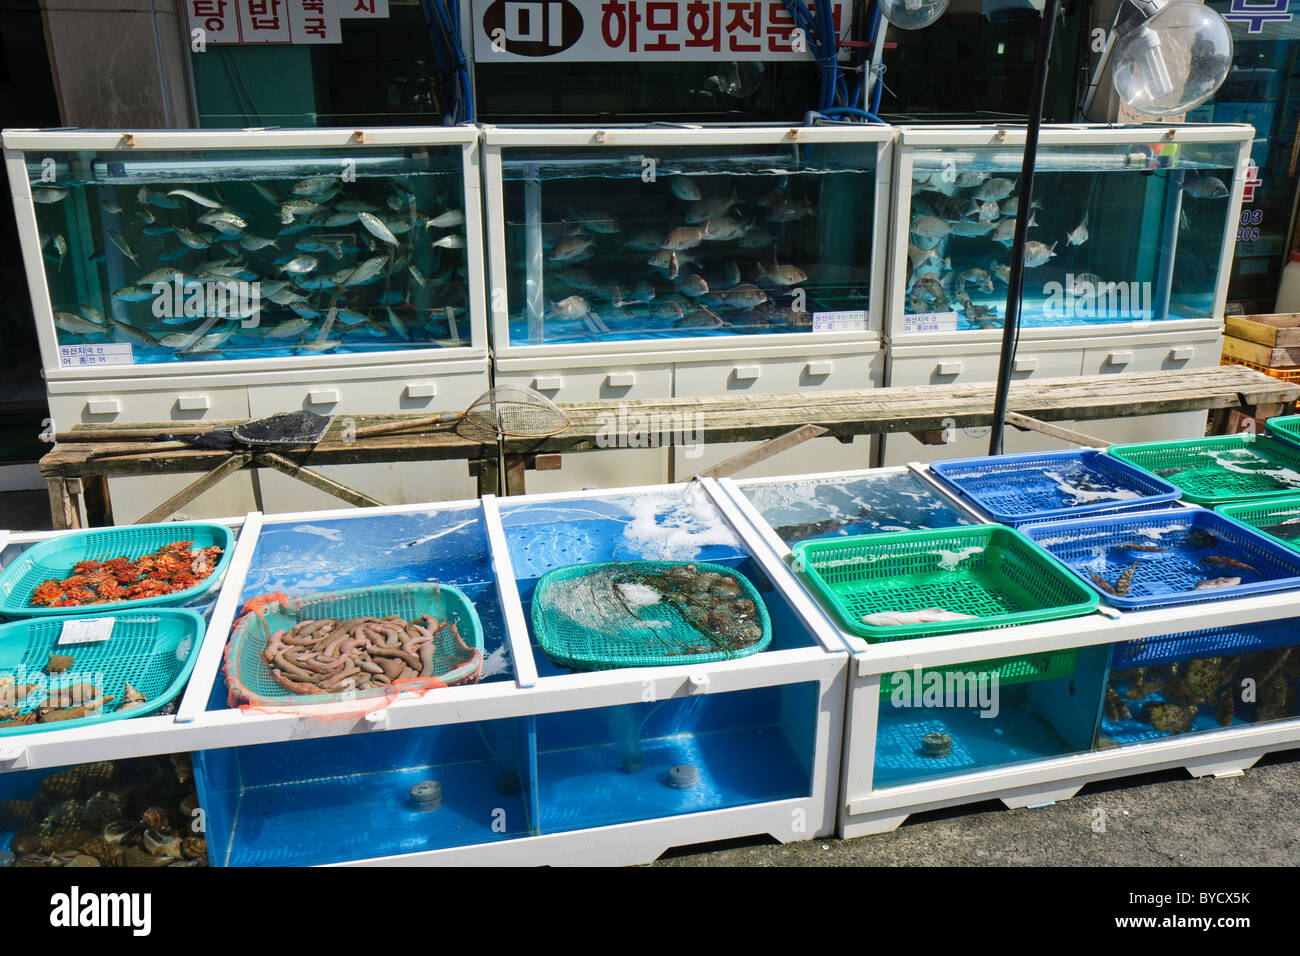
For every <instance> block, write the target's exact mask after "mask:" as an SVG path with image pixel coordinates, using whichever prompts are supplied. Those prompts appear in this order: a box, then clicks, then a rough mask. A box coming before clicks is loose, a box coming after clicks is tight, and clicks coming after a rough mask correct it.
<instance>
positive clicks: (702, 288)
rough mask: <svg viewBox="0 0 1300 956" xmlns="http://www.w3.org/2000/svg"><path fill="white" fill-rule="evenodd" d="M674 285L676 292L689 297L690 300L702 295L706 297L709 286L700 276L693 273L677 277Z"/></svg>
mask: <svg viewBox="0 0 1300 956" xmlns="http://www.w3.org/2000/svg"><path fill="white" fill-rule="evenodd" d="M676 284H677V291H678V292H681V293H683V294H685V295H689V296H691V297H692V298H699V297H700V296H702V295H708V292H709V284H708V283H707V282H705V281H704V278H703V277H702V276H698V275H695V274H694V273H687V274H686V275H684V276H682V275H679V276H678V277H677V279H676Z"/></svg>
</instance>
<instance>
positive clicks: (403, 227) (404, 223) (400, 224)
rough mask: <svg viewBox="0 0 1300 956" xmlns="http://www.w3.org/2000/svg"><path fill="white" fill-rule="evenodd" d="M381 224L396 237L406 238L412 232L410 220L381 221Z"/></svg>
mask: <svg viewBox="0 0 1300 956" xmlns="http://www.w3.org/2000/svg"><path fill="white" fill-rule="evenodd" d="M357 215H358V216H360V215H361V213H357ZM376 218H377V217H376ZM380 222H382V223H383V224H384V225H385V226H387V227H388V231H389V232H391V233H392V234H393V235H395V236H404V235H406V234H407V233H408V232H410V231H411V220H409V219H381V220H380Z"/></svg>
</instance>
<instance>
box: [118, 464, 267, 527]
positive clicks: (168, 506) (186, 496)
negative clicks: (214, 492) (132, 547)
mask: <svg viewBox="0 0 1300 956" xmlns="http://www.w3.org/2000/svg"><path fill="white" fill-rule="evenodd" d="M252 460H253V456H252V455H231V454H229V453H227V457H226V460H225V461H223V462H222V463H221V464H219V465H217V467H215V468H213V469H212V470H211V471H209V472H208V473H207V474H205V475H203V477H201V478H200V479H199V480H198V481H195V482H191V483H190V484H188V485H186V486H185V487H184V488H182V489H181V490H180V491H178V492H176V494H174V495H172V496H171V497H170V498H168V499H167V500H166V501H164V502H163V503H162V504H160V505H159V506H158V507H157V508H154V509H153V511H151V512H149V513H148V514H147V515H145V516H144V517H143V518H141V519H140V520H139V521H137V522H136V524H153V523H154V522H155V521H162V520H163V519H164V518H168V517H170V516H171V515H173V514H175V513H176V512H177V511H180V509H182V508H184V507H185V506H186V505H187V504H189V503H190V502H191V501H193V500H194V499H195V498H197V497H198V496H199V495H201V494H203V492H205V491H207V490H208V489H209V488H211V487H212V486H214V485H216V484H217V483H218V482H220V481H222V480H223V479H224V478H225V477H226V476H227V475H230V474H233V473H234V472H237V471H239V470H240V469H241V468H243V467H244V466H245V465H247V464H248V463H249V462H250V461H252Z"/></svg>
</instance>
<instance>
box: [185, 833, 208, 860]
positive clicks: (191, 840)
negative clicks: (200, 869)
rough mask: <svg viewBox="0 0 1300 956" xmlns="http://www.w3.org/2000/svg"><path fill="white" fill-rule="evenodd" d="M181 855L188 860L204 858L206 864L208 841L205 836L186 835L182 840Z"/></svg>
mask: <svg viewBox="0 0 1300 956" xmlns="http://www.w3.org/2000/svg"><path fill="white" fill-rule="evenodd" d="M181 856H183V857H185V859H187V860H202V861H203V862H204V863H205V864H206V863H207V859H208V841H207V840H205V839H203V837H186V838H185V839H184V840H181Z"/></svg>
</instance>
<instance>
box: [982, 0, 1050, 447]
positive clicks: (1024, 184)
mask: <svg viewBox="0 0 1300 956" xmlns="http://www.w3.org/2000/svg"><path fill="white" fill-rule="evenodd" d="M1059 4H1060V0H1047V2H1046V4H1045V5H1044V7H1043V23H1042V26H1041V27H1040V28H1039V31H1038V47H1037V48H1036V50H1035V51H1034V85H1033V87H1032V89H1031V90H1030V94H1029V125H1028V127H1027V128H1026V129H1025V157H1024V161H1023V162H1022V163H1021V166H1020V198H1019V199H1018V200H1017V204H1016V233H1015V239H1014V240H1013V242H1012V243H1011V275H1010V276H1009V277H1008V280H1009V281H1008V283H1007V307H1006V310H1005V318H1004V319H1003V321H1002V356H1001V358H1000V359H999V360H998V390H997V394H996V396H995V398H994V400H993V430H992V431H991V432H990V433H989V454H990V455H1000V454H1002V431H1003V425H1004V422H1005V420H1006V417H1007V393H1008V392H1009V391H1010V390H1011V366H1012V363H1013V362H1014V361H1015V357H1016V340H1017V338H1018V337H1019V334H1020V294H1021V291H1022V289H1023V286H1024V278H1025V240H1026V239H1027V238H1028V236H1029V220H1030V219H1031V218H1032V217H1033V214H1034V210H1033V208H1032V207H1031V206H1030V202H1031V201H1032V197H1033V193H1034V163H1035V161H1036V160H1037V158H1038V128H1039V127H1040V126H1041V125H1042V123H1043V96H1044V94H1045V93H1046V92H1047V61H1048V58H1049V57H1050V56H1051V53H1052V34H1053V32H1055V30H1056V8H1057V6H1058V5H1059Z"/></svg>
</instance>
